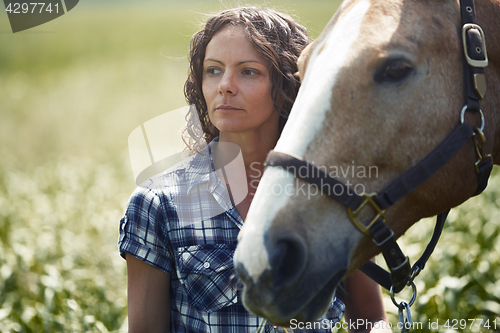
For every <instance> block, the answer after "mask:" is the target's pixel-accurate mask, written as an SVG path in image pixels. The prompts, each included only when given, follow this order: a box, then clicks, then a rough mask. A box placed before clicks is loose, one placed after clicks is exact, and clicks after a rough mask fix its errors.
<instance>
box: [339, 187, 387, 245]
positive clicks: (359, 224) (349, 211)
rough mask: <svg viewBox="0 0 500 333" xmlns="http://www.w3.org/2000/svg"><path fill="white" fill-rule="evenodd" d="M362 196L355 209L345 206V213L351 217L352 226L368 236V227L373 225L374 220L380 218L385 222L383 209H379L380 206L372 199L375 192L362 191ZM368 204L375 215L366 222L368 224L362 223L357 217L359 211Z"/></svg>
mask: <svg viewBox="0 0 500 333" xmlns="http://www.w3.org/2000/svg"><path fill="white" fill-rule="evenodd" d="M361 196H362V197H364V198H365V200H364V201H363V203H361V205H359V207H358V208H356V209H355V210H352V209H351V208H347V214H348V215H349V218H350V219H351V222H352V223H353V224H354V226H355V227H356V228H357V229H358V230H359V231H361V232H362V233H363V234H365V235H366V236H368V237H370V236H371V233H370V228H371V227H372V226H373V224H374V223H375V222H377V221H378V220H379V219H382V220H383V221H384V222H385V209H380V207H379V206H378V205H377V204H376V203H375V201H373V198H375V197H376V196H377V193H363V194H361ZM367 204H369V205H370V206H371V207H372V208H373V210H374V211H375V213H376V214H377V215H375V217H374V218H373V219H372V220H371V221H370V223H368V225H366V226H365V225H364V224H363V223H362V222H361V221H360V220H359V219H358V216H357V215H358V214H359V212H360V211H361V210H362V209H363V208H364V207H365V206H366V205H367Z"/></svg>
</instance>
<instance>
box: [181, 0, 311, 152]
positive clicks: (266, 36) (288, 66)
mask: <svg viewBox="0 0 500 333" xmlns="http://www.w3.org/2000/svg"><path fill="white" fill-rule="evenodd" d="M228 24H231V25H241V26H243V27H244V28H245V32H246V34H247V36H248V38H249V40H250V41H251V42H252V44H253V45H254V46H255V48H256V50H257V51H258V52H260V53H261V54H262V55H263V56H264V58H266V59H267V60H269V62H270V63H271V70H270V78H271V82H272V88H271V96H272V99H273V102H274V107H275V110H276V112H278V113H279V114H280V116H281V117H280V131H281V130H282V129H283V126H284V125H285V122H286V120H287V118H288V115H289V113H290V110H291V109H292V105H293V103H294V101H295V98H296V96H297V93H298V90H299V87H300V79H299V78H298V76H297V75H296V73H297V71H298V69H297V59H298V57H299V56H300V53H301V52H302V50H303V49H304V48H305V47H306V46H307V44H309V37H308V35H307V30H306V29H305V28H304V27H303V26H302V25H300V24H298V23H297V22H295V21H294V20H293V19H292V18H291V17H290V16H288V15H286V14H282V13H279V12H277V11H275V10H273V9H269V8H257V7H241V8H234V9H228V10H224V11H222V12H220V13H218V14H216V15H214V16H212V17H211V18H209V19H208V20H207V22H206V24H205V27H204V28H203V29H202V30H200V31H198V32H197V33H195V34H194V35H193V37H192V38H191V48H190V52H189V59H190V66H189V75H188V78H187V80H186V83H185V85H184V95H185V97H186V100H187V102H188V104H190V105H194V106H195V107H191V108H190V111H189V112H188V114H187V115H186V120H187V125H186V127H185V128H184V130H183V132H184V133H183V134H184V138H185V141H186V137H188V138H189V142H186V144H187V145H188V147H189V148H190V149H191V150H192V151H200V150H201V149H202V148H203V147H204V146H206V145H207V144H208V143H210V141H212V140H213V139H214V138H215V137H217V136H218V135H219V130H218V129H217V128H216V127H215V126H214V125H213V124H212V123H211V121H210V119H209V117H208V110H207V104H206V101H205V98H204V96H203V91H202V78H203V61H204V59H205V51H206V48H207V45H208V43H209V42H210V41H211V40H212V37H213V36H214V35H215V34H216V33H217V32H218V31H220V30H221V29H222V28H223V27H225V26H226V25H228ZM198 119H199V123H198ZM200 123H201V128H200ZM186 132H187V135H185V134H186Z"/></svg>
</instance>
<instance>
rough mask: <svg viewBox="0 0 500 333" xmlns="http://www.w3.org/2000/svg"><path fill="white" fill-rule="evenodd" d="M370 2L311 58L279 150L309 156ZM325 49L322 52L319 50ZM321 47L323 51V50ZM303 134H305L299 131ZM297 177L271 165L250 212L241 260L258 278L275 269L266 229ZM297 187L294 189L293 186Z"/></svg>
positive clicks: (338, 27) (239, 252) (348, 18)
mask: <svg viewBox="0 0 500 333" xmlns="http://www.w3.org/2000/svg"><path fill="white" fill-rule="evenodd" d="M369 7H370V3H369V2H368V1H366V0H362V1H360V2H359V3H357V4H356V5H355V6H353V7H352V8H351V9H350V10H349V11H348V12H347V13H345V14H344V16H343V17H341V18H340V19H339V20H338V21H337V23H336V25H335V27H334V29H333V30H332V31H330V33H329V34H328V35H327V36H326V37H325V38H324V39H323V41H322V42H321V43H319V44H318V45H317V46H316V47H315V49H314V51H313V54H312V55H311V58H310V59H309V63H308V66H307V71H306V75H305V77H304V82H303V85H302V87H303V88H301V89H300V91H299V95H298V96H297V100H296V102H295V104H294V106H293V110H294V111H293V110H292V113H291V117H290V119H289V120H288V122H287V125H286V126H285V129H284V131H283V134H282V135H281V138H280V139H279V141H278V144H277V145H276V148H275V149H276V150H278V151H282V152H287V153H290V154H294V155H296V156H303V155H304V153H305V151H306V149H307V147H308V146H309V144H310V143H311V142H312V140H313V138H314V136H315V134H316V133H317V132H318V131H320V130H321V127H322V125H323V120H324V118H325V115H326V113H327V111H328V110H330V108H331V105H330V100H331V97H332V88H333V86H334V85H335V81H336V75H337V72H338V71H339V69H340V68H342V67H343V64H344V63H345V62H346V60H347V59H348V58H347V57H348V54H349V50H350V48H351V46H352V45H353V43H354V42H355V41H356V39H357V37H358V34H359V31H360V29H361V23H362V22H363V18H364V15H365V13H366V12H367V10H368V8H369ZM321 49H323V50H322V51H321V52H319V50H321ZM319 53H321V54H319ZM299 134H300V135H299ZM293 181H294V177H293V176H292V175H291V174H287V173H286V172H283V170H280V169H277V168H268V169H266V171H265V173H264V175H263V176H262V179H261V181H260V184H259V187H258V188H257V192H256V194H255V198H254V199H253V202H252V205H251V207H250V210H249V212H248V215H247V218H246V222H245V226H244V228H243V230H242V231H241V233H240V237H239V238H240V242H239V244H238V249H237V251H236V253H235V260H236V261H238V262H240V263H244V265H245V269H246V270H247V272H248V274H249V276H250V277H251V278H252V280H253V281H254V282H256V281H257V280H258V278H259V277H260V276H261V274H262V273H263V272H264V271H265V270H266V269H270V268H271V267H270V264H269V257H268V254H267V251H266V247H265V239H264V235H265V233H266V231H267V229H268V228H269V227H270V223H271V221H273V219H274V217H275V216H276V215H277V213H278V212H279V211H280V210H281V209H283V208H284V207H286V205H287V204H288V201H289V199H290V197H291V196H292V194H293V192H294V191H293ZM291 189H292V190H291Z"/></svg>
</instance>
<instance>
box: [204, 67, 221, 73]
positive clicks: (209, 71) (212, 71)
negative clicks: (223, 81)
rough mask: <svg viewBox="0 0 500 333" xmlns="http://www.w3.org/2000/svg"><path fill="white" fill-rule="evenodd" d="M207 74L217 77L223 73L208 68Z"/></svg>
mask: <svg viewBox="0 0 500 333" xmlns="http://www.w3.org/2000/svg"><path fill="white" fill-rule="evenodd" d="M206 72H207V74H208V75H216V74H219V73H221V71H220V70H219V69H217V68H213V67H209V68H207V70H206Z"/></svg>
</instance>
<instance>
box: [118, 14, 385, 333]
mask: <svg viewBox="0 0 500 333" xmlns="http://www.w3.org/2000/svg"><path fill="white" fill-rule="evenodd" d="M308 42H309V40H308V37H307V34H306V31H305V29H304V28H303V27H302V26H300V25H298V24H297V23H295V22H294V21H293V20H292V19H291V18H290V17H288V16H286V15H283V14H280V13H277V12H275V11H273V10H270V9H258V8H253V7H245V8H237V9H232V10H227V11H223V12H221V13H219V14H217V15H215V16H214V17H212V18H210V19H209V20H208V21H207V23H206V25H205V28H204V29H203V30H201V31H200V32H198V33H196V34H195V35H194V36H193V38H192V41H191V52H190V60H191V64H190V73H189V77H188V80H187V82H186V86H185V94H186V98H187V100H188V102H189V104H194V105H195V106H196V109H194V108H192V110H196V112H197V113H196V114H191V115H189V117H188V119H189V121H188V126H187V132H188V133H189V134H190V136H191V138H192V142H191V148H192V150H193V151H195V152H196V153H194V154H193V155H191V156H190V157H189V158H187V159H186V160H185V161H183V162H181V163H180V164H178V165H176V166H174V167H173V168H171V169H169V170H167V171H166V172H165V173H163V174H161V175H158V176H156V177H154V179H153V180H151V181H150V183H149V185H147V184H146V185H145V186H143V187H140V188H138V189H137V190H136V191H135V192H134V194H133V195H132V197H131V199H130V202H129V205H128V207H127V211H126V213H125V216H124V218H123V219H122V220H121V228H120V241H119V247H120V252H121V254H122V256H123V257H124V258H126V260H127V270H128V304H129V309H128V311H129V328H130V332H132V333H133V332H168V331H169V329H170V331H171V332H247V331H248V332H255V331H256V330H257V328H258V327H259V325H260V324H261V323H262V319H260V318H258V317H256V316H254V315H252V314H250V313H248V312H247V311H246V310H245V309H244V307H243V305H242V303H241V298H240V294H239V293H240V291H239V290H238V288H237V285H236V283H235V282H236V279H235V277H234V271H233V266H232V255H233V253H234V249H235V247H236V243H237V234H238V232H239V230H240V228H241V227H242V225H243V221H244V219H245V216H246V214H247V212H248V208H249V206H250V203H251V201H252V198H253V195H254V193H255V190H256V186H255V184H256V183H255V180H256V178H258V177H259V175H260V174H262V168H263V164H264V161H265V158H266V155H267V153H268V152H269V150H271V149H272V148H273V147H274V145H275V144H276V142H277V140H278V138H279V135H280V133H281V129H282V128H283V126H284V123H285V122H286V117H287V115H288V114H289V112H290V109H291V106H292V104H293V101H294V99H295V97H296V94H297V91H298V88H299V85H300V83H299V81H298V78H297V77H296V76H295V75H294V74H295V73H296V71H297V66H296V62H297V58H298V56H299V55H300V52H301V51H302V49H303V48H304V47H305V46H306V45H307V44H308ZM198 119H199V122H200V123H201V129H200V128H199V127H196V125H195V124H196V123H197V122H196V121H195V120H198ZM225 143H227V144H236V145H237V146H239V148H240V149H241V155H240V156H242V165H243V166H244V170H245V173H246V183H245V182H244V185H245V186H243V187H244V188H245V192H244V193H245V195H244V196H243V197H241V198H240V199H238V200H234V198H235V195H234V193H235V190H236V191H237V190H239V189H237V188H235V187H234V186H232V184H228V183H226V182H222V181H221V179H226V177H225V174H223V172H222V174H221V172H220V171H221V170H222V169H224V168H219V167H217V164H218V160H219V157H217V158H216V157H215V156H216V154H215V153H214V151H215V150H216V149H219V151H222V152H221V153H220V154H219V155H221V156H223V155H224V154H226V152H225V151H224V150H223V149H220V148H217V147H220V145H223V144H225ZM207 144H208V145H207ZM241 178H244V176H243V177H241ZM243 181H244V180H243ZM214 212H215V213H214ZM345 292H346V297H345V301H346V304H347V310H346V316H347V317H348V318H350V319H354V320H356V319H357V318H363V319H368V320H370V321H372V322H377V321H379V320H384V319H385V314H384V311H383V306H382V302H381V295H380V289H379V288H378V287H377V286H376V285H375V284H374V283H373V282H371V280H369V279H368V278H367V277H365V276H364V275H362V274H361V273H355V274H354V275H353V276H351V277H349V278H348V279H347V281H346V291H345ZM343 312H344V304H343V303H342V302H341V301H340V300H339V299H337V298H334V299H333V300H332V303H331V306H330V308H329V310H328V311H327V313H326V314H325V316H324V318H325V319H327V320H329V321H331V322H333V323H335V322H336V321H338V320H339V319H340V318H341V317H342V315H343ZM363 328H364V327H363ZM360 330H361V328H360ZM265 331H266V332H270V331H276V332H282V331H283V330H282V328H279V327H278V328H275V327H273V326H272V325H271V324H269V323H268V324H267V326H266V329H265ZM323 331H325V332H328V331H329V330H323ZM295 332H297V330H295Z"/></svg>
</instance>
